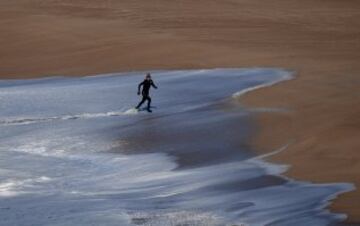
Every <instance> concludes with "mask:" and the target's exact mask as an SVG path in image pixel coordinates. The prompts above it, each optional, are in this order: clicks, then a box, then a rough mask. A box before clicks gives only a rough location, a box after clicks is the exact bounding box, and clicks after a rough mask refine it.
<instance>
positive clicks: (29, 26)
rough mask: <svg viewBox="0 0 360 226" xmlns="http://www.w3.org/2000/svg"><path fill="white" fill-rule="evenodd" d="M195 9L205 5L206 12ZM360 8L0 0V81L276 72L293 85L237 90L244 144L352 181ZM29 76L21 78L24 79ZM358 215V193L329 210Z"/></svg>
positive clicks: (305, 176) (356, 164) (249, 1)
mask: <svg viewBox="0 0 360 226" xmlns="http://www.w3.org/2000/svg"><path fill="white" fill-rule="evenodd" d="M204 5H206V6H207V7H205V8H204ZM359 10H360V3H357V2H356V1H346V2H339V1H335V0H329V1H324V0H312V1H309V0H304V1H302V2H301V3H299V2H298V1H295V0H290V1H281V0H271V1H268V2H263V1H260V0H244V1H239V2H234V1H223V2H221V3H220V2H218V1H205V0H200V1H197V2H192V1H187V0H186V1H182V3H181V4H179V3H177V2H167V1H163V0H160V1H159V2H158V4H153V3H149V2H143V1H122V2H118V1H113V0H110V1H108V2H107V3H106V4H101V3H98V2H87V3H86V4H85V5H84V2H83V1H80V0H78V1H61V2H59V1H52V0H45V1H40V0H35V1H32V2H31V3H29V2H28V1H26V0H16V1H12V0H11V1H10V0H5V1H3V2H1V3H0V12H1V14H0V18H1V19H2V20H1V22H0V32H1V33H3V34H6V35H4V37H3V39H2V40H1V41H0V45H1V46H2V52H1V53H0V78H9V79H15V78H32V77H42V75H54V74H56V75H59V74H61V75H63V76H69V75H89V74H102V73H111V72H115V71H116V72H118V71H123V72H125V71H133V70H137V71H139V70H148V69H156V68H162V69H164V70H166V69H177V68H188V69H196V68H216V67H222V68H227V67H241V68H243V67H253V66H254V67H256V66H261V67H277V68H286V69H291V70H293V71H295V72H296V73H297V77H296V79H294V80H291V81H286V82H282V83H279V84H276V85H274V86H271V87H264V88H262V89H258V90H256V91H255V92H251V93H248V94H246V95H244V96H242V97H241V98H240V99H241V100H240V101H241V102H242V103H244V104H245V105H246V106H250V107H252V106H253V107H257V106H258V107H275V108H285V109H290V110H291V112H286V113H278V112H277V113H259V114H257V115H256V120H257V122H258V126H259V128H260V130H259V134H258V135H257V137H256V138H254V140H253V144H254V145H255V147H256V149H258V150H261V151H262V152H268V151H270V150H273V149H274V148H276V147H277V146H279V144H281V143H283V142H284V140H288V139H292V140H294V141H295V142H294V143H293V144H292V145H291V146H290V147H289V149H288V150H287V151H286V152H284V153H280V154H279V155H276V156H274V157H272V158H271V161H275V162H277V163H285V164H289V165H291V166H292V167H291V168H290V170H289V171H288V172H287V173H286V175H289V176H290V177H292V178H295V179H299V180H309V181H314V182H325V183H326V182H350V183H354V184H355V186H357V187H360V177H359V175H358V174H357V173H356V172H359V171H360V155H359V154H358V150H359V149H360V141H359V139H358V137H359V135H360V120H359V117H358V116H359V115H360V96H359V94H358V92H357V91H358V89H359V85H358V84H360V77H359V74H360V65H359V59H360V40H359V38H358V37H359V34H360V29H359V28H360V14H359V13H358V12H359ZM25 75H26V76H25ZM331 209H332V210H334V211H336V212H346V213H349V217H350V218H349V220H348V222H360V191H359V190H356V191H354V192H350V193H347V194H344V195H341V196H340V197H339V198H338V199H336V200H335V202H334V203H333V204H332V205H331Z"/></svg>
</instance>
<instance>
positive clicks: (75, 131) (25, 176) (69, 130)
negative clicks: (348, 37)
mask: <svg viewBox="0 0 360 226" xmlns="http://www.w3.org/2000/svg"><path fill="white" fill-rule="evenodd" d="M120 75H121V76H120ZM153 76H154V81H155V83H156V84H157V85H158V86H159V89H158V90H152V92H151V93H152V98H153V105H154V106H155V108H154V109H153V110H154V112H153V113H151V114H150V113H146V112H136V111H134V110H132V107H133V106H134V105H136V103H137V102H138V101H139V97H138V96H137V95H136V88H137V84H138V83H139V82H140V81H141V80H142V79H143V73H140V72H132V73H124V74H113V75H103V76H92V77H85V78H48V79H36V80H27V81H21V80H18V81H1V82H0V103H1V105H0V107H1V111H0V225H37V226H40V225H156V226H161V225H166V226H168V225H207V226H209V225H255V226H257V225H316V226H321V225H329V224H332V223H336V222H340V221H342V220H343V219H344V218H345V215H343V214H335V213H330V212H328V211H327V210H326V209H325V208H326V206H327V205H328V202H329V200H331V199H332V198H334V197H335V196H336V195H337V194H339V193H342V192H346V191H349V190H351V189H353V187H352V185H350V184H312V183H306V182H301V181H294V180H291V179H289V178H285V177H283V176H280V174H281V173H282V172H284V171H285V170H286V169H287V167H286V166H281V165H275V164H270V163H267V162H265V161H264V160H263V159H262V156H255V155H254V152H253V150H251V148H250V147H249V145H248V143H247V141H248V138H249V136H251V135H252V133H253V127H252V125H251V120H250V119H249V116H250V115H251V114H252V112H253V111H256V109H245V108H243V107H242V106H241V105H240V104H239V103H238V102H237V101H234V98H236V96H238V95H241V94H242V93H244V92H245V91H249V90H251V89H254V88H257V87H262V86H265V85H271V84H273V83H276V82H279V81H282V80H286V79H290V78H291V73H290V72H288V71H285V70H281V69H269V68H264V69H262V68H252V69H214V70H187V71H156V72H154V73H153ZM259 110H261V111H263V110H269V111H271V110H272V109H259ZM275 110H276V109H275ZM284 145H286V144H284Z"/></svg>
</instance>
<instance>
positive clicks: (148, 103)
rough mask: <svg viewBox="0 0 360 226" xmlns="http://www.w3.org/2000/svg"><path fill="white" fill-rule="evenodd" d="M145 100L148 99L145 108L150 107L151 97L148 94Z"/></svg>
mask: <svg viewBox="0 0 360 226" xmlns="http://www.w3.org/2000/svg"><path fill="white" fill-rule="evenodd" d="M147 101H148V102H147V108H148V109H150V107H151V98H150V97H149V96H148V97H147Z"/></svg>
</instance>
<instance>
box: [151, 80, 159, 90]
mask: <svg viewBox="0 0 360 226" xmlns="http://www.w3.org/2000/svg"><path fill="white" fill-rule="evenodd" d="M151 86H152V87H154V88H155V89H157V88H158V87H157V86H156V85H155V83H154V81H153V80H151Z"/></svg>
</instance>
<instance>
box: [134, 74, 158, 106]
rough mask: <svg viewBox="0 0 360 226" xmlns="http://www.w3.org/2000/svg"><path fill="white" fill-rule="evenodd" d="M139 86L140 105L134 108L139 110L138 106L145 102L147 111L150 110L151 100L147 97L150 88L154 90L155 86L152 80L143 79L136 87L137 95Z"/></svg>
mask: <svg viewBox="0 0 360 226" xmlns="http://www.w3.org/2000/svg"><path fill="white" fill-rule="evenodd" d="M141 86H142V87H143V88H142V92H141V94H142V100H141V101H140V103H139V104H138V105H137V106H136V108H140V106H141V105H142V104H143V103H144V102H145V101H146V100H147V101H148V103H147V109H148V110H150V104H151V98H150V96H149V91H150V87H151V86H152V87H154V88H155V89H157V86H156V85H155V84H154V82H153V80H151V79H150V80H148V79H145V80H144V81H143V82H142V83H140V84H139V86H138V93H140V88H141Z"/></svg>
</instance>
